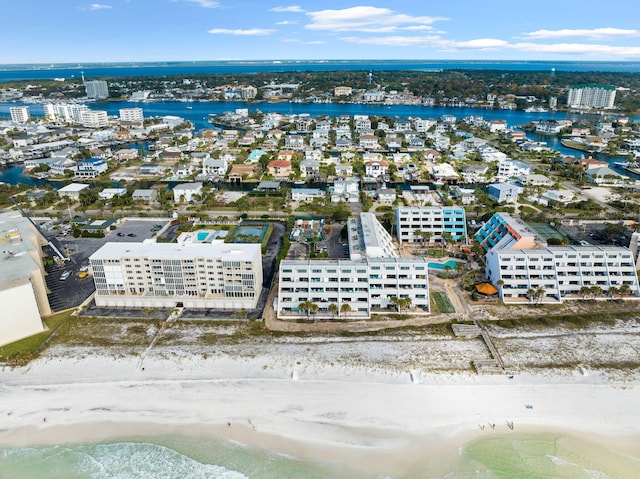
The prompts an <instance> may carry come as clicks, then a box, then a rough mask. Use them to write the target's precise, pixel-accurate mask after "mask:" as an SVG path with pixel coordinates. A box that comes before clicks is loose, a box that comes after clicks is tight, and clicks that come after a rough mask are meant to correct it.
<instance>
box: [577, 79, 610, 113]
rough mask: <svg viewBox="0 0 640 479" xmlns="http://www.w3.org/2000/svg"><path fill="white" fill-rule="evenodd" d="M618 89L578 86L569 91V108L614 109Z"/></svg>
mask: <svg viewBox="0 0 640 479" xmlns="http://www.w3.org/2000/svg"><path fill="white" fill-rule="evenodd" d="M615 99H616V87H614V86H610V85H595V84H594V85H578V86H575V87H572V88H570V89H569V95H568V96H567V106H569V107H576V108H581V107H588V108H613V102H614V101H615Z"/></svg>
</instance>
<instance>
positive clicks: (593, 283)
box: [476, 213, 640, 303]
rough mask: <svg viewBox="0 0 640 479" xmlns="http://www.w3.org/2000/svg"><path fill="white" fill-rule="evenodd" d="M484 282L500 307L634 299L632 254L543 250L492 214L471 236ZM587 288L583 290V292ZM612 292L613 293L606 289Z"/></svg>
mask: <svg viewBox="0 0 640 479" xmlns="http://www.w3.org/2000/svg"><path fill="white" fill-rule="evenodd" d="M476 239H477V240H478V241H479V242H480V244H481V245H482V246H483V248H484V249H485V251H487V256H486V270H485V273H486V276H487V278H488V279H489V281H491V283H493V285H494V286H496V288H497V289H498V291H499V293H500V298H501V299H502V300H503V301H505V302H511V303H524V302H531V301H533V300H534V299H535V300H536V301H559V302H561V301H563V300H567V299H583V298H585V291H589V293H586V294H587V295H588V297H591V296H592V295H594V294H595V292H594V291H598V290H597V288H600V289H599V291H601V292H602V294H606V293H607V292H608V291H611V292H610V293H609V294H610V295H613V293H614V292H615V291H616V289H617V291H618V292H621V288H624V289H628V291H629V295H630V296H625V297H626V298H629V297H633V298H636V299H637V298H638V297H640V288H639V287H638V276H637V273H636V268H635V264H634V261H633V253H632V252H631V251H630V250H629V249H628V248H623V247H617V246H547V245H546V243H545V242H543V241H542V240H541V239H540V238H539V237H538V236H537V235H536V234H535V233H534V232H533V231H532V230H531V228H529V227H528V226H527V225H525V224H524V223H522V222H521V221H519V220H516V219H514V218H512V217H511V216H509V215H508V214H505V213H496V214H495V215H493V217H491V219H490V220H489V221H487V223H485V225H484V226H483V227H482V228H480V230H479V231H478V232H477V233H476ZM587 288H588V289H587ZM611 288H613V289H611Z"/></svg>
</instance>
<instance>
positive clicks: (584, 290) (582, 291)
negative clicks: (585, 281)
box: [580, 285, 591, 299]
mask: <svg viewBox="0 0 640 479" xmlns="http://www.w3.org/2000/svg"><path fill="white" fill-rule="evenodd" d="M580 294H581V295H582V299H587V295H588V294H591V288H590V287H589V286H586V285H585V286H582V287H581V288H580Z"/></svg>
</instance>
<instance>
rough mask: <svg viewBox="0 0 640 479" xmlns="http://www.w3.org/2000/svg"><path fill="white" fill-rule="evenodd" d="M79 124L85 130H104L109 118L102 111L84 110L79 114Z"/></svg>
mask: <svg viewBox="0 0 640 479" xmlns="http://www.w3.org/2000/svg"><path fill="white" fill-rule="evenodd" d="M80 123H81V124H82V126H84V127H85V128H105V127H107V126H109V117H107V112H106V111H104V110H89V109H87V110H85V111H83V112H82V113H80Z"/></svg>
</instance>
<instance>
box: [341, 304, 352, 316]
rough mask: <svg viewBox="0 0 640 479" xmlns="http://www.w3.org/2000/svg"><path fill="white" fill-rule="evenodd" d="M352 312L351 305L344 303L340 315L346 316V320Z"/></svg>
mask: <svg viewBox="0 0 640 479" xmlns="http://www.w3.org/2000/svg"><path fill="white" fill-rule="evenodd" d="M350 312H351V305H350V304H349V303H342V305H341V306H340V314H344V317H345V318H346V317H347V315H348V314H349V313H350Z"/></svg>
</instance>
